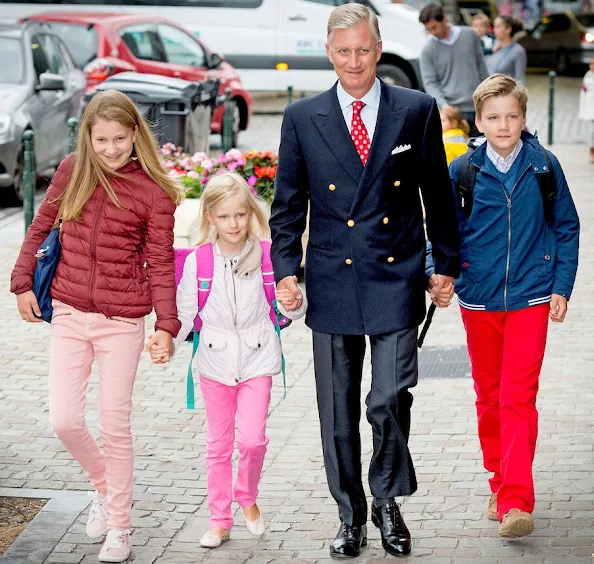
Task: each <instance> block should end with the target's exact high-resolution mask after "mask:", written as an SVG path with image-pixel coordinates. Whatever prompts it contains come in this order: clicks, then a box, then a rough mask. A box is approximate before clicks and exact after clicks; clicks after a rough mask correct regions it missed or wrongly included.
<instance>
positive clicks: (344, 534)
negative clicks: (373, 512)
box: [330, 521, 367, 558]
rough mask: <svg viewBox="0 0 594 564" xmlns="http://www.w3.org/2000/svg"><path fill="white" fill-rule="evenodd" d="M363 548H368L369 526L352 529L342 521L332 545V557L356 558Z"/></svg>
mask: <svg viewBox="0 0 594 564" xmlns="http://www.w3.org/2000/svg"><path fill="white" fill-rule="evenodd" d="M362 546H367V525H361V526H360V527H351V525H347V524H346V523H343V522H342V521H341V523H340V528H339V529H338V533H336V536H335V537H334V540H333V541H332V543H331V544H330V556H333V557H334V558H356V557H357V556H359V551H360V550H361V547H362Z"/></svg>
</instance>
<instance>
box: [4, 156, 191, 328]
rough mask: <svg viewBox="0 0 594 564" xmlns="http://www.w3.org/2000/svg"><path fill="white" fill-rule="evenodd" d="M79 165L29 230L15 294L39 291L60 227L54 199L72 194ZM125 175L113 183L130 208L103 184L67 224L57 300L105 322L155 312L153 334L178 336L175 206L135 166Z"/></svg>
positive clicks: (50, 194)
mask: <svg viewBox="0 0 594 564" xmlns="http://www.w3.org/2000/svg"><path fill="white" fill-rule="evenodd" d="M73 166H74V154H72V155H69V156H68V157H66V158H65V159H64V160H63V161H62V163H61V164H60V166H59V167H58V170H57V171H56V174H55V175H54V177H53V179H52V183H51V185H50V187H49V188H48V190H47V194H46V196H45V199H44V200H43V202H42V204H41V207H40V208H39V211H38V212H37V214H36V216H35V219H34V220H33V223H32V224H31V227H29V230H28V231H27V235H26V237H25V241H24V243H23V246H22V247H21V252H20V254H19V258H18V260H17V263H16V265H15V267H14V270H13V271H12V276H11V285H10V290H11V292H14V293H15V294H22V293H23V292H26V291H28V290H31V288H32V287H33V273H34V272H35V265H36V259H35V253H36V252H37V249H38V248H39V247H40V246H41V243H43V241H44V240H45V238H46V237H47V235H48V234H49V232H50V231H51V229H52V227H53V226H54V223H55V222H56V217H57V214H58V202H56V201H55V200H56V198H57V197H59V196H60V194H62V192H63V191H64V189H65V188H66V185H67V183H68V179H69V177H70V174H71V172H72V168H73ZM120 172H121V173H123V174H125V175H126V176H127V178H126V179H123V178H117V177H113V178H112V179H111V182H112V186H113V189H114V191H115V193H116V194H117V196H118V198H119V200H120V203H121V204H122V206H123V207H124V208H125V209H120V208H118V207H117V206H116V205H115V204H114V203H113V202H112V201H111V198H110V197H109V196H108V194H107V192H106V191H105V190H103V188H102V187H101V186H97V188H96V189H95V192H94V193H93V195H92V196H91V198H90V199H89V201H88V202H87V203H86V205H85V207H84V210H83V214H82V220H81V221H67V222H66V223H64V225H63V226H62V237H61V239H62V255H61V258H60V263H59V264H58V269H57V271H56V275H55V276H54V280H53V283H52V290H51V295H52V297H53V298H55V299H58V300H60V301H61V302H64V303H66V304H68V305H71V306H72V307H74V308H76V309H78V310H80V311H85V312H95V313H102V314H104V315H105V316H106V317H114V316H120V317H132V318H139V317H144V316H145V315H147V314H148V313H150V312H151V310H152V309H153V307H154V308H155V311H156V313H157V322H156V324H155V329H161V330H163V331H167V332H168V333H171V335H173V336H174V337H175V336H176V335H177V333H178V331H179V329H180V326H181V324H180V322H179V321H178V319H177V307H176V304H175V261H174V255H173V222H174V219H173V212H174V211H175V204H174V203H173V202H172V201H171V199H170V198H169V196H167V194H166V193H165V192H164V191H163V190H162V189H161V187H160V186H158V185H157V184H156V183H155V182H153V181H152V180H151V179H150V178H149V177H148V176H147V175H146V173H145V172H144V171H143V170H142V168H141V166H140V164H139V163H138V162H137V161H131V162H129V163H128V164H126V165H124V166H123V167H122V168H121V169H120ZM145 264H146V266H145Z"/></svg>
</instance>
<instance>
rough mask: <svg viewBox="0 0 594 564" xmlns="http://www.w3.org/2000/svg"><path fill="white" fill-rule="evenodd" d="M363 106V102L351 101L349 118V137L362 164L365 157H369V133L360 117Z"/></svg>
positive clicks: (365, 160) (365, 161) (364, 161)
mask: <svg viewBox="0 0 594 564" xmlns="http://www.w3.org/2000/svg"><path fill="white" fill-rule="evenodd" d="M363 106H365V103H364V102H361V101H360V100H357V101H355V102H353V119H352V120H351V137H352V139H353V143H354V144H355V148H356V149H357V153H359V156H360V157H361V162H362V163H363V166H365V165H366V164H367V158H368V157H369V147H370V145H371V141H370V140H369V134H368V133H367V128H366V127H365V124H364V123H363V120H362V119H361V110H362V109H363Z"/></svg>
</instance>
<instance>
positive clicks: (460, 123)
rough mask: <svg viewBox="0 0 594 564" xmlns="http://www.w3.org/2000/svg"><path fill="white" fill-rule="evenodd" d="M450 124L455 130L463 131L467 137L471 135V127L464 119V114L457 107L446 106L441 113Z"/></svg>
mask: <svg viewBox="0 0 594 564" xmlns="http://www.w3.org/2000/svg"><path fill="white" fill-rule="evenodd" d="M440 113H441V114H442V115H443V116H444V117H445V118H446V119H447V120H449V122H450V123H451V124H452V125H453V126H454V129H461V130H462V131H463V132H464V134H465V135H466V136H468V135H470V125H469V124H468V122H467V121H466V120H465V119H464V118H463V117H462V112H461V111H460V109H459V108H456V106H448V105H447V104H446V105H445V106H442V107H441V112H440Z"/></svg>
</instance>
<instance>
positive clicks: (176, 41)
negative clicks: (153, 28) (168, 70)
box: [158, 25, 206, 67]
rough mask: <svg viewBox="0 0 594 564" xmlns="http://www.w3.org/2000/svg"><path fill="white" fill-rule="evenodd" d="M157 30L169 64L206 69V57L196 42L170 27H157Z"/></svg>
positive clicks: (179, 30)
mask: <svg viewBox="0 0 594 564" xmlns="http://www.w3.org/2000/svg"><path fill="white" fill-rule="evenodd" d="M158 29H159V35H160V36H161V41H162V42H163V48H164V49H165V54H166V56H167V61H168V62H169V63H173V64H175V65H187V66H190V67H206V55H205V53H204V49H203V48H202V46H201V45H200V43H198V41H196V40H195V39H193V38H192V37H191V36H190V35H188V34H187V33H185V32H183V31H182V30H181V29H177V28H176V27H172V26H170V25H159V26H158Z"/></svg>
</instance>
